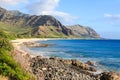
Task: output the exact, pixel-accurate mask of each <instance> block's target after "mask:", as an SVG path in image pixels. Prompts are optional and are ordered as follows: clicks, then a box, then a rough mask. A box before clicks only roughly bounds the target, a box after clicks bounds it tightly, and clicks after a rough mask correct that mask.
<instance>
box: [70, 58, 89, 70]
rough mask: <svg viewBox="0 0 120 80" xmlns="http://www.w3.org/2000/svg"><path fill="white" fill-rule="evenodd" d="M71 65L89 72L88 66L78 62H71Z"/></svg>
mask: <svg viewBox="0 0 120 80" xmlns="http://www.w3.org/2000/svg"><path fill="white" fill-rule="evenodd" d="M72 65H74V66H77V67H79V68H81V69H84V70H89V65H88V64H84V63H82V62H80V61H79V60H72Z"/></svg>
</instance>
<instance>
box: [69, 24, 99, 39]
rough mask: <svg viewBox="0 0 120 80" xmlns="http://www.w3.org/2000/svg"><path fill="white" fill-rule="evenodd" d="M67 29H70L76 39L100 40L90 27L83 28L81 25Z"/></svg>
mask: <svg viewBox="0 0 120 80" xmlns="http://www.w3.org/2000/svg"><path fill="white" fill-rule="evenodd" d="M67 28H69V29H71V30H72V32H73V34H74V35H76V36H78V37H84V38H100V35H99V34H98V33H97V32H96V31H95V30H93V29H92V28H90V27H85V26H81V25H73V26H67Z"/></svg>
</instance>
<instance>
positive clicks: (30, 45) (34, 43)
mask: <svg viewBox="0 0 120 80" xmlns="http://www.w3.org/2000/svg"><path fill="white" fill-rule="evenodd" d="M23 44H24V45H26V46H27V47H48V46H53V44H40V43H37V42H24V43H23Z"/></svg>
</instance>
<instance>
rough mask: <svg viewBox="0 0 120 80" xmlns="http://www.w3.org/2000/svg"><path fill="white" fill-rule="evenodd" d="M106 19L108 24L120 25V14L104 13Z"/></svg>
mask: <svg viewBox="0 0 120 80" xmlns="http://www.w3.org/2000/svg"><path fill="white" fill-rule="evenodd" d="M104 19H105V21H106V22H107V23H108V24H111V25H113V26H120V14H104Z"/></svg>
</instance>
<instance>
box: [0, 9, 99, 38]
mask: <svg viewBox="0 0 120 80" xmlns="http://www.w3.org/2000/svg"><path fill="white" fill-rule="evenodd" d="M74 28H75V29H76V30H77V27H74ZM0 29H1V30H6V31H8V32H11V33H13V34H16V36H17V37H53V38H54V37H55V38H58V37H59V38H61V37H62V38H63V37H64V38H66V37H72V38H73V37H77V38H78V37H81V38H84V37H85V38H86V37H87V38H98V37H99V36H97V37H96V35H98V34H97V33H96V32H95V31H94V30H92V29H91V28H90V29H88V28H84V29H85V30H86V31H87V32H91V33H93V34H94V35H95V37H94V35H92V36H91V34H90V35H89V34H87V35H81V36H79V35H78V34H76V33H82V32H83V31H82V30H83V29H81V30H78V31H77V32H75V30H74V29H72V28H69V27H66V26H64V25H63V24H61V23H60V21H58V20H57V19H55V18H54V17H52V16H50V15H39V16H38V15H29V14H24V13H21V12H19V11H9V10H6V9H4V8H0ZM79 29H80V28H79ZM92 31H93V32H92ZM82 34H84V32H83V33H82Z"/></svg>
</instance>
